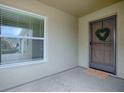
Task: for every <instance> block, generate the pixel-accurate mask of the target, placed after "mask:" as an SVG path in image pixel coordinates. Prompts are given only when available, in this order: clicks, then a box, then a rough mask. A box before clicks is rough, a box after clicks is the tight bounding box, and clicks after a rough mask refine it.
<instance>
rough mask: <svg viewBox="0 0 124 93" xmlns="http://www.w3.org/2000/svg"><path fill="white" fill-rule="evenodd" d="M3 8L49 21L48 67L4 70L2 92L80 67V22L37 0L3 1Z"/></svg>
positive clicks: (0, 1) (0, 77)
mask: <svg viewBox="0 0 124 93" xmlns="http://www.w3.org/2000/svg"><path fill="white" fill-rule="evenodd" d="M0 4H4V5H7V6H11V7H14V8H17V9H21V10H25V11H28V12H32V13H36V14H39V15H43V16H47V17H48V22H47V23H48V24H47V35H48V39H47V41H48V43H47V52H48V60H47V62H45V63H39V64H34V65H31V64H30V65H25V66H17V67H16V66H14V67H9V68H7V67H6V68H0V90H3V89H7V88H10V87H14V86H16V85H19V84H23V83H25V82H29V81H32V80H36V79H39V78H41V77H44V76H47V75H51V74H55V73H57V72H61V71H63V70H67V69H70V68H73V67H76V66H78V33H77V32H78V31H77V30H78V20H77V18H76V17H74V16H71V15H69V14H67V13H64V12H62V11H60V10H57V9H55V8H51V7H49V6H46V5H44V4H41V3H39V2H38V1H37V0H0Z"/></svg>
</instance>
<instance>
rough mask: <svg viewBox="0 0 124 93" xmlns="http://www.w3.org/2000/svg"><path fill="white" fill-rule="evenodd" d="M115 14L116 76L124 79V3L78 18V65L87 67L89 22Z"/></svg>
mask: <svg viewBox="0 0 124 93" xmlns="http://www.w3.org/2000/svg"><path fill="white" fill-rule="evenodd" d="M113 14H117V32H116V33H117V62H116V66H117V76H119V77H121V78H124V1H122V2H119V3H116V4H114V5H111V6H109V7H106V8H104V9H101V10H99V11H96V12H94V13H91V14H88V15H86V16H83V17H81V18H79V34H78V35H79V38H78V40H79V44H78V46H79V51H78V52H79V65H80V66H83V67H88V66H89V45H88V41H89V22H90V21H93V20H96V19H100V18H104V17H107V16H110V15H113Z"/></svg>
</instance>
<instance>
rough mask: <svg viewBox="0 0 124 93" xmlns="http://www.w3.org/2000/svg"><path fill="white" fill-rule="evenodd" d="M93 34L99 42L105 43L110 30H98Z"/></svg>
mask: <svg viewBox="0 0 124 93" xmlns="http://www.w3.org/2000/svg"><path fill="white" fill-rule="evenodd" d="M95 34H96V36H97V38H98V39H99V40H101V41H105V40H106V39H107V38H108V36H109V34H110V29H109V28H103V29H98V30H97V31H96V32H95Z"/></svg>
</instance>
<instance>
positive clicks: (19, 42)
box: [0, 6, 45, 65]
mask: <svg viewBox="0 0 124 93" xmlns="http://www.w3.org/2000/svg"><path fill="white" fill-rule="evenodd" d="M44 24H45V18H44V17H42V16H39V15H36V14H32V13H28V12H25V11H22V10H17V9H11V8H8V7H5V6H0V64H1V65H4V64H12V63H22V62H27V61H28V62H30V61H34V60H44V58H45V53H44V52H45V34H44V29H45V28H44V27H45V26H44ZM34 62H35V61H34Z"/></svg>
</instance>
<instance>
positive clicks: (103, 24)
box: [89, 16, 116, 74]
mask: <svg viewBox="0 0 124 93" xmlns="http://www.w3.org/2000/svg"><path fill="white" fill-rule="evenodd" d="M115 27H116V16H111V17H107V18H104V19H100V20H97V21H93V22H91V23H90V42H89V43H90V67H91V68H95V69H99V70H103V71H106V72H110V73H113V74H116V64H115V61H116V59H115V58H116V55H115V54H116V53H115V41H116V40H115V38H116V37H115V36H116V35H115V30H116V28H115Z"/></svg>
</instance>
